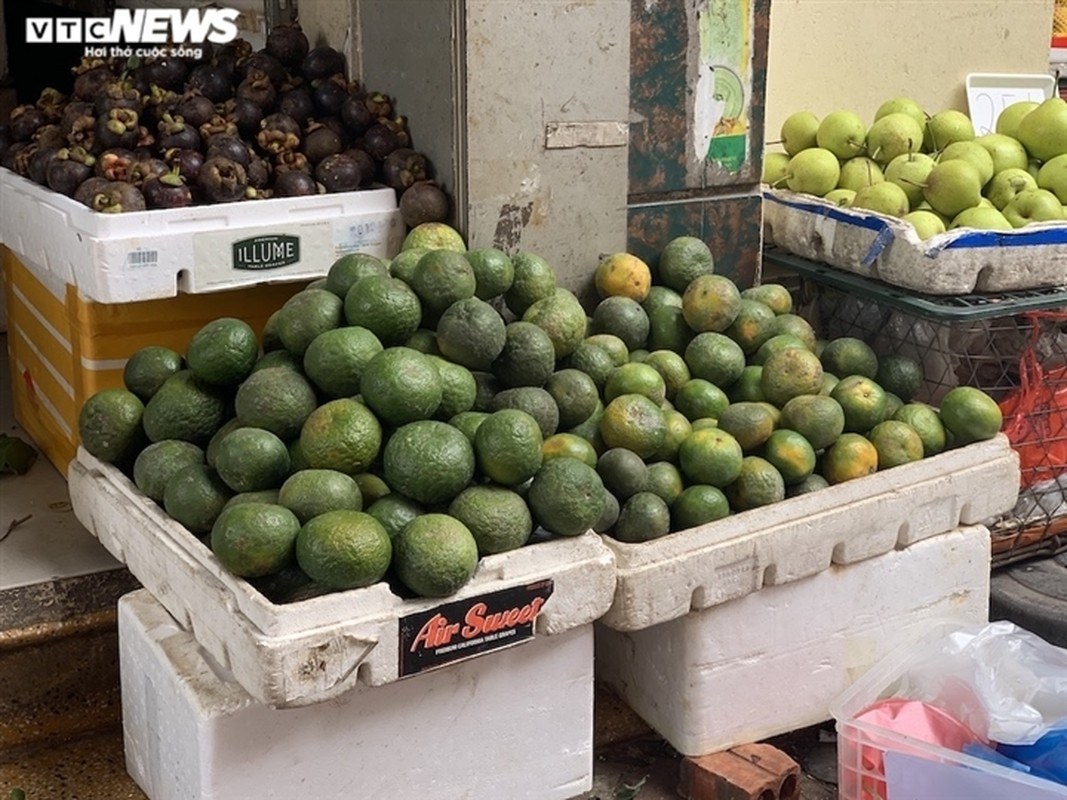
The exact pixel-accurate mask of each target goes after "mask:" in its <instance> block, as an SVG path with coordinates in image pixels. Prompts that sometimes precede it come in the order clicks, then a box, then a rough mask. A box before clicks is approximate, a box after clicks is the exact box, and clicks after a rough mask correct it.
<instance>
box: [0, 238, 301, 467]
mask: <svg viewBox="0 0 1067 800" xmlns="http://www.w3.org/2000/svg"><path fill="white" fill-rule="evenodd" d="M0 250H2V251H3V273H4V294H5V299H6V302H7V318H8V321H7V341H8V349H9V351H10V363H11V384H12V397H13V402H14V412H15V419H16V421H17V422H18V423H19V425H21V426H22V428H23V429H24V430H25V431H26V433H28V434H29V435H30V436H31V437H32V438H33V440H34V443H35V444H36V445H37V446H38V447H39V448H40V449H41V451H42V452H43V453H44V454H45V455H46V456H48V458H49V460H51V462H52V463H53V464H55V466H56V468H57V469H58V470H59V471H60V472H61V473H62V474H64V475H66V473H67V465H68V464H69V463H70V462H71V460H72V459H73V458H74V454H75V452H76V450H77V447H78V412H79V410H80V409H81V407H82V404H83V403H84V402H85V400H86V399H87V398H89V397H90V396H91V395H92V394H93V393H95V392H97V391H99V390H100V389H106V388H108V387H112V386H122V370H123V367H124V366H125V364H126V359H128V358H129V357H130V356H131V355H132V354H133V353H134V352H135V351H136V350H137V349H139V348H141V347H144V346H146V345H162V346H164V347H170V348H172V349H174V350H177V351H178V352H179V353H184V352H185V348H186V346H187V345H188V343H189V340H190V338H192V336H193V334H194V333H196V331H197V330H198V329H199V328H200V327H201V326H202V325H204V324H205V323H207V322H210V321H211V320H213V319H216V318H218V317H239V318H240V319H243V320H244V321H245V322H247V323H248V324H249V325H251V326H252V327H253V328H254V329H255V330H256V331H261V330H262V328H263V325H264V324H265V323H266V321H267V317H269V316H270V315H271V313H273V312H274V311H275V310H276V309H278V308H280V307H281V305H282V304H283V303H284V302H285V301H286V300H287V299H289V298H290V297H291V296H292V295H293V294H295V293H296V292H297V291H299V290H300V289H302V288H303V287H304V286H305V285H306V282H304V281H300V282H295V283H280V284H266V285H260V286H252V287H247V288H242V289H234V290H231V291H225V292H215V293H210V294H196V295H192V294H179V295H177V296H176V297H169V298H164V299H158V300H144V301H141V302H134V303H96V302H92V301H88V300H86V299H84V298H83V297H81V296H80V294H79V293H78V290H77V287H75V286H72V285H70V284H67V285H66V286H65V287H64V290H63V291H61V292H60V293H58V294H57V292H56V291H55V290H53V289H51V288H49V287H48V286H47V285H46V284H45V283H43V282H42V281H41V280H39V279H38V277H37V276H36V275H35V274H34V272H33V271H32V270H31V269H30V268H29V267H27V266H26V265H25V264H24V263H23V262H22V261H21V260H20V259H19V258H18V257H17V256H16V255H15V253H14V252H12V251H11V250H10V249H9V248H6V247H3V248H0Z"/></svg>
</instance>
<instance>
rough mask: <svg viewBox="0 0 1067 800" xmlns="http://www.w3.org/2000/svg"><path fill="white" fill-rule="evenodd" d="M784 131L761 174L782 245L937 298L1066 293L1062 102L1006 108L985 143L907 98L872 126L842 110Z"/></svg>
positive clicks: (957, 116) (959, 117) (1066, 117)
mask: <svg viewBox="0 0 1067 800" xmlns="http://www.w3.org/2000/svg"><path fill="white" fill-rule="evenodd" d="M780 133H781V136H780V144H781V147H782V149H781V150H777V149H772V150H770V151H769V152H767V154H766V159H765V162H764V173H763V180H764V183H765V184H766V185H767V186H768V189H767V193H766V194H767V199H768V203H767V219H766V225H767V229H768V231H769V238H770V239H771V240H773V241H774V243H775V244H777V245H778V246H779V247H782V248H783V249H786V250H788V251H790V252H794V253H796V254H797V255H802V256H804V257H806V258H810V259H812V260H815V261H825V262H826V263H829V264H831V265H832V266H834V267H837V268H842V269H846V270H849V271H852V272H857V273H860V274H863V275H866V276H872V275H873V276H874V277H877V278H880V279H881V280H884V281H886V282H888V283H891V284H895V285H898V286H902V287H904V288H908V289H913V290H917V291H927V292H931V293H936V294H961V293H969V292H970V291H972V290H974V289H977V290H978V291H1004V290H1014V289H1029V288H1035V287H1041V286H1056V285H1060V284H1062V282H1063V270H1062V266H1060V264H1061V263H1062V259H1063V258H1064V246H1065V245H1067V222H1065V220H1067V214H1065V210H1064V209H1065V207H1067V102H1065V101H1064V100H1063V99H1062V98H1059V97H1052V98H1049V99H1048V100H1046V101H1044V102H1042V103H1038V102H1036V101H1019V102H1016V103H1013V104H1011V105H1009V106H1008V107H1007V108H1005V109H1004V110H1003V111H1002V112H1001V114H1000V115H999V116H998V117H997V121H996V130H995V132H991V133H985V134H982V135H976V131H975V128H974V125H973V124H972V122H971V120H970V118H969V117H968V116H967V115H966V114H964V113H962V112H961V111H958V110H955V109H944V110H940V111H938V112H937V113H934V114H933V115H930V114H928V113H927V112H926V111H925V110H924V109H923V108H922V107H921V106H920V105H919V104H918V103H917V102H915V101H914V100H912V99H910V98H907V97H895V98H892V99H889V100H887V101H885V102H884V103H883V104H882V105H881V106H879V108H878V110H877V111H876V112H875V115H874V119H873V120H872V121H871V122H870V124H868V123H867V122H866V121H865V120H864V119H862V118H861V117H860V116H859V115H858V114H856V113H855V112H853V111H850V110H837V111H833V112H831V113H829V114H827V115H826V116H824V117H823V118H821V119H820V118H818V117H817V116H816V115H815V114H813V113H811V112H810V111H797V112H795V113H793V114H791V115H789V116H788V117H787V118H786V119H785V120H784V121H783V123H782V126H781V131H780ZM831 221H836V222H838V223H839V224H837V225H833V224H831ZM1007 245H1011V246H1010V247H1009V246H1007Z"/></svg>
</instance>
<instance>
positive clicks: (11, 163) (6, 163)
mask: <svg viewBox="0 0 1067 800" xmlns="http://www.w3.org/2000/svg"><path fill="white" fill-rule="evenodd" d="M36 146H37V145H35V144H34V143H33V142H12V143H11V144H10V145H8V148H7V150H5V151H4V155H3V158H0V167H3V168H4V169H9V170H11V171H12V172H18V170H17V169H16V168H15V164H16V162H17V161H18V158H19V154H20V153H21V152H22V151H23V150H25V149H27V148H29V147H36ZM31 155H32V153H31Z"/></svg>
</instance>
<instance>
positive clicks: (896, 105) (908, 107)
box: [874, 97, 926, 129]
mask: <svg viewBox="0 0 1067 800" xmlns="http://www.w3.org/2000/svg"><path fill="white" fill-rule="evenodd" d="M890 114H907V115H908V116H909V117H911V118H912V119H913V120H915V121H916V122H917V123H918V124H919V128H920V129H923V128H925V127H926V112H925V111H923V107H922V106H921V105H919V104H918V103H917V102H916V101H915V100H912V99H911V98H910V97H893V98H890V99H889V100H886V101H885V102H884V103H882V105H880V106H878V110H877V111H875V112H874V121H875V122H877V121H878V120H880V119H881V118H882V117H887V116H889V115H890Z"/></svg>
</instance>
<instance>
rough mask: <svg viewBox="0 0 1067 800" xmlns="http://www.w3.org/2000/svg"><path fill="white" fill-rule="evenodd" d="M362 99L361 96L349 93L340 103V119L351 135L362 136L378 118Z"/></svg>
mask: <svg viewBox="0 0 1067 800" xmlns="http://www.w3.org/2000/svg"><path fill="white" fill-rule="evenodd" d="M364 100H365V98H364V97H362V96H359V95H349V96H348V97H347V98H345V101H344V102H343V103H342V104H341V121H342V122H344V124H345V127H346V128H347V129H348V132H349V133H351V134H352V135H353V136H362V135H363V134H364V133H366V131H367V129H368V128H369V127H370V126H371V125H373V124H374V123H375V122H377V120H378V118H377V117H376V116H375V115H374V114H372V113H370V111H369V110H368V109H367V104H366V102H364Z"/></svg>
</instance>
